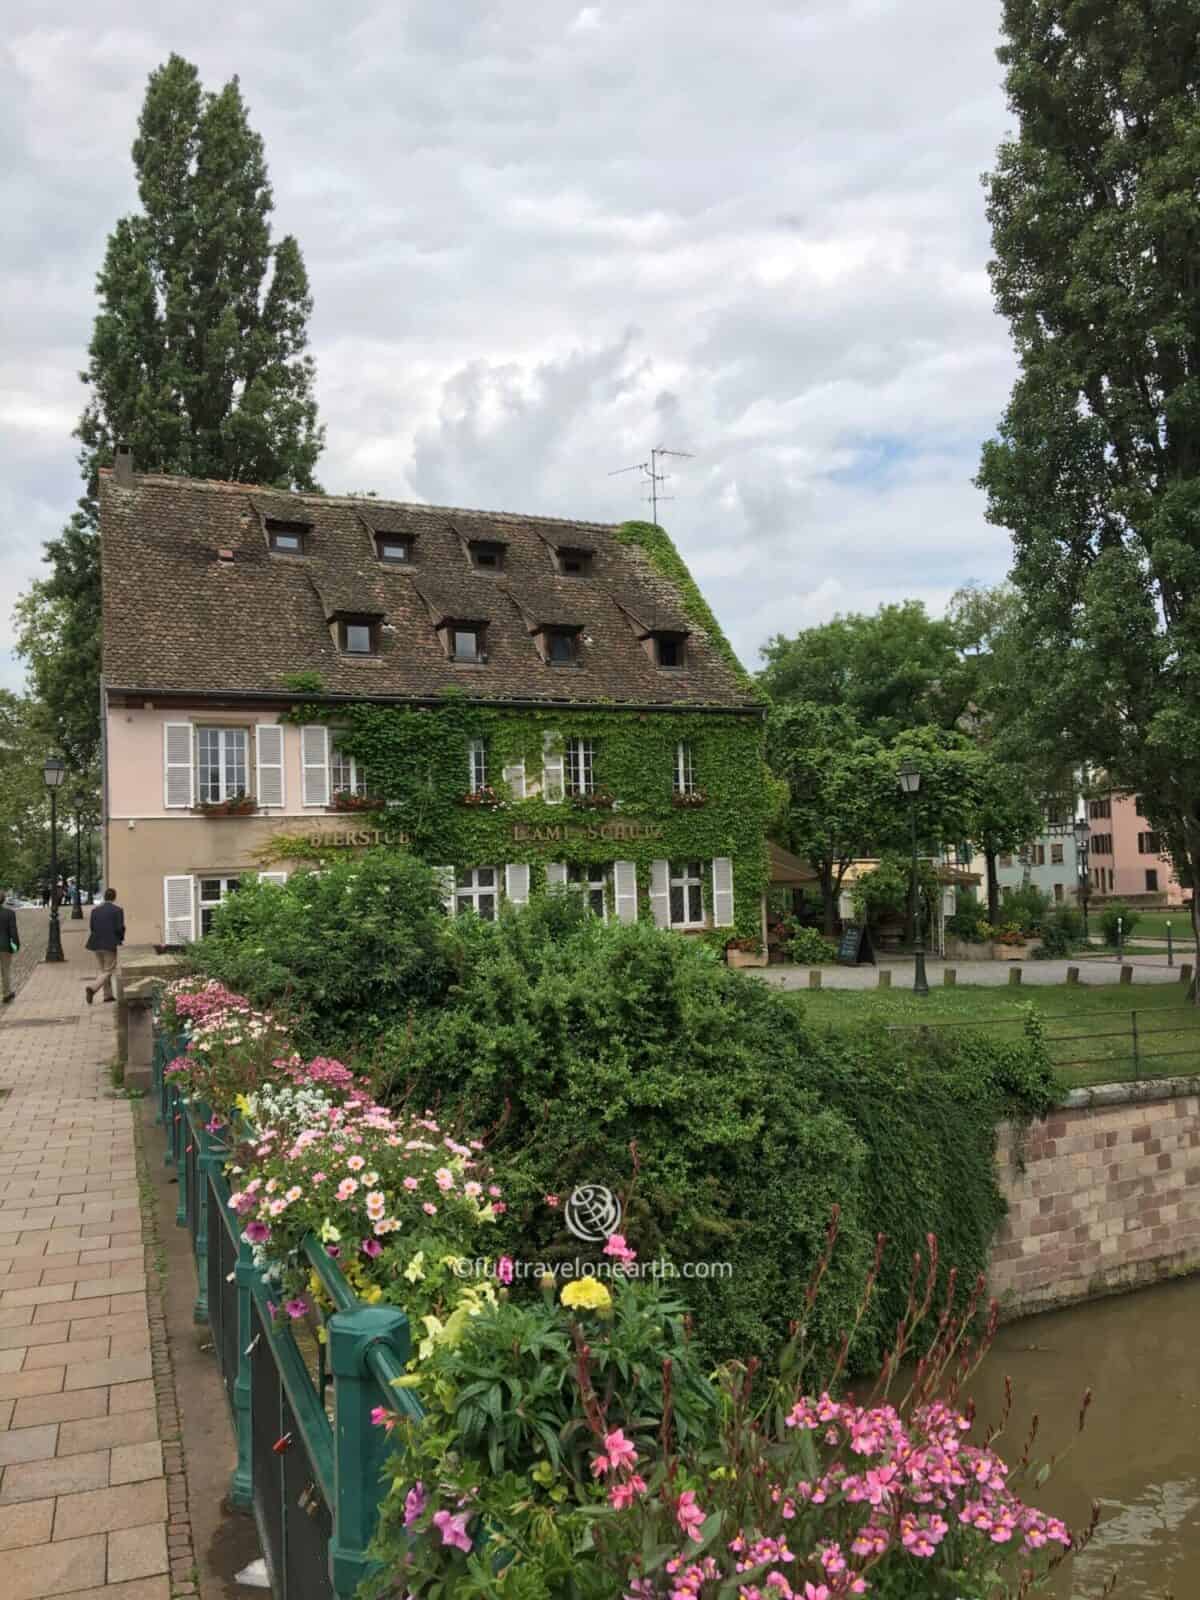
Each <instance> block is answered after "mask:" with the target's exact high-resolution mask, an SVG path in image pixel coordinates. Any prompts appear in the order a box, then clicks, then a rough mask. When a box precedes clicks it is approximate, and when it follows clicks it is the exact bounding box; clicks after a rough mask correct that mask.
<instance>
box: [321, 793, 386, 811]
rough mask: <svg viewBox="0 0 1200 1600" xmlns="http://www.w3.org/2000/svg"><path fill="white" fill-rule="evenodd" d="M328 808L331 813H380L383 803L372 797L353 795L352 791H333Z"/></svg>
mask: <svg viewBox="0 0 1200 1600" xmlns="http://www.w3.org/2000/svg"><path fill="white" fill-rule="evenodd" d="M329 808H330V810H331V811H382V810H383V801H382V800H377V799H375V797H374V796H373V795H367V794H355V793H354V791H353V790H352V789H335V790H334V792H333V794H332V795H331V796H330V799H329Z"/></svg>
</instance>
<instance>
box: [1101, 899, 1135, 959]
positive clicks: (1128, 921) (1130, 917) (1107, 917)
mask: <svg viewBox="0 0 1200 1600" xmlns="http://www.w3.org/2000/svg"><path fill="white" fill-rule="evenodd" d="M1118 919H1120V923H1121V939H1122V941H1123V942H1124V943H1128V942H1129V935H1130V934H1131V933H1132V932H1133V930H1134V928H1136V927H1137V925H1138V923H1139V922H1140V921H1141V917H1140V915H1139V914H1138V913H1137V912H1136V911H1134V910H1133V908H1132V907H1131V906H1127V905H1123V904H1122V903H1121V902H1120V901H1119V900H1118V901H1116V902H1114V904H1113V905H1111V906H1105V908H1104V910H1103V911H1102V912H1101V914H1100V930H1101V932H1102V933H1103V934H1104V942H1105V944H1110V945H1112V947H1113V949H1114V950H1115V949H1116V947H1117V921H1118Z"/></svg>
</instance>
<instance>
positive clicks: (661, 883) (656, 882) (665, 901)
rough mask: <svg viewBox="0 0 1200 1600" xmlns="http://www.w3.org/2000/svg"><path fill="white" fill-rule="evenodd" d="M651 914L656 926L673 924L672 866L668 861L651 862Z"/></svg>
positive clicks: (665, 926) (664, 926) (661, 926)
mask: <svg viewBox="0 0 1200 1600" xmlns="http://www.w3.org/2000/svg"><path fill="white" fill-rule="evenodd" d="M650 914H651V915H652V916H653V918H654V926H655V927H656V928H669V927H670V926H671V868H670V864H669V863H668V862H666V861H652V862H651V863H650Z"/></svg>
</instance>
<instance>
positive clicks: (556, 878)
mask: <svg viewBox="0 0 1200 1600" xmlns="http://www.w3.org/2000/svg"><path fill="white" fill-rule="evenodd" d="M566 882H567V864H566V862H565V861H547V863H546V887H547V889H563V888H565V887H566Z"/></svg>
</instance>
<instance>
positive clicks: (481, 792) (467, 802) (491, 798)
mask: <svg viewBox="0 0 1200 1600" xmlns="http://www.w3.org/2000/svg"><path fill="white" fill-rule="evenodd" d="M458 803H459V805H460V806H473V807H474V808H475V809H476V810H477V811H495V810H497V809H498V808H499V807H500V806H502V805H503V804H504V801H503V800H502V799H501V798H500V796H499V795H498V794H497V793H496V791H495V789H493V788H492V786H491V784H490V783H485V784H484V786H483V788H482V789H468V790H467V792H466V794H464V795H460V796H459V801H458Z"/></svg>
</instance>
